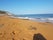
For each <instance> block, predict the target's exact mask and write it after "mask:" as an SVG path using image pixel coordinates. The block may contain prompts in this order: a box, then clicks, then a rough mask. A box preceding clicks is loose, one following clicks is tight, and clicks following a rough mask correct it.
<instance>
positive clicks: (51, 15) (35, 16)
mask: <svg viewBox="0 0 53 40" xmlns="http://www.w3.org/2000/svg"><path fill="white" fill-rule="evenodd" d="M16 16H18V17H29V18H53V14H25V15H16Z"/></svg>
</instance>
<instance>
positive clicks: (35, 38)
mask: <svg viewBox="0 0 53 40" xmlns="http://www.w3.org/2000/svg"><path fill="white" fill-rule="evenodd" d="M33 40H46V38H45V37H43V35H42V34H40V33H38V34H34V36H33Z"/></svg>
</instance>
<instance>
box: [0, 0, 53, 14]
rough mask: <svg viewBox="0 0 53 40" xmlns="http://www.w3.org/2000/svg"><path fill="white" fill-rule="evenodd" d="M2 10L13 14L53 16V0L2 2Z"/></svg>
mask: <svg viewBox="0 0 53 40" xmlns="http://www.w3.org/2000/svg"><path fill="white" fill-rule="evenodd" d="M0 10H4V11H8V12H11V13H13V14H44V13H45V14H47V13H48V14H49V13H52V14H53V0H0Z"/></svg>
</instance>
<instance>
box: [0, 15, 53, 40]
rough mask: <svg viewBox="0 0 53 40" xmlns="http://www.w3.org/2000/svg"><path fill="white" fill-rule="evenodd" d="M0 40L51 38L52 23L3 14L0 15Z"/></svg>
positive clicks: (49, 39) (52, 32)
mask: <svg viewBox="0 0 53 40" xmlns="http://www.w3.org/2000/svg"><path fill="white" fill-rule="evenodd" d="M42 36H43V38H42ZM0 40H53V24H52V23H47V22H45V23H42V22H36V21H35V22H34V21H30V20H24V19H19V18H11V17H9V16H8V15H3V16H0Z"/></svg>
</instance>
